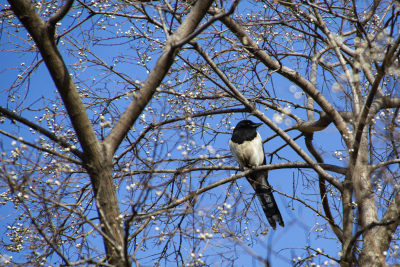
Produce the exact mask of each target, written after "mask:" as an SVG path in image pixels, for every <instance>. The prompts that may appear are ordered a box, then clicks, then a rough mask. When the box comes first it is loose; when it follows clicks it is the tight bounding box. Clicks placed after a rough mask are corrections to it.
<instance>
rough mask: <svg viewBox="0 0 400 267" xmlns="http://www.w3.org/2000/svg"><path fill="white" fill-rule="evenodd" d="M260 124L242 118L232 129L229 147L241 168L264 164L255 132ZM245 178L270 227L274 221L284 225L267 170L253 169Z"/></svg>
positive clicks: (261, 150) (261, 145) (274, 224)
mask: <svg viewBox="0 0 400 267" xmlns="http://www.w3.org/2000/svg"><path fill="white" fill-rule="evenodd" d="M261 125H262V123H254V122H252V121H250V120H242V121H240V122H239V123H238V124H237V125H236V127H235V129H234V130H233V133H232V138H231V139H230V140H229V147H230V149H231V152H232V154H233V156H234V157H235V159H236V161H237V162H238V163H239V167H240V168H241V169H242V170H246V169H251V168H254V167H258V166H261V165H265V163H266V160H265V154H264V148H263V144H262V141H261V136H260V134H259V133H258V132H257V128H258V127H260V126H261ZM246 178H247V181H248V182H249V183H250V184H251V186H252V187H253V189H254V191H255V192H256V195H257V197H258V200H259V201H260V202H261V207H262V209H263V210H264V213H265V216H266V217H267V219H268V222H269V224H270V225H271V226H272V228H273V229H275V228H276V223H279V225H281V226H284V225H285V224H284V222H283V219H282V215H281V213H280V212H279V209H278V205H277V204H276V201H275V198H274V196H273V194H272V190H271V186H270V185H269V183H268V180H267V179H268V172H267V171H265V170H261V171H255V172H252V173H251V174H249V175H247V176H246Z"/></svg>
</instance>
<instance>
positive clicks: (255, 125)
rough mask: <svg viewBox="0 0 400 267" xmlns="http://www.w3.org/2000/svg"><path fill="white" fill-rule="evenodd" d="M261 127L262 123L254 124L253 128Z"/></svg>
mask: <svg viewBox="0 0 400 267" xmlns="http://www.w3.org/2000/svg"><path fill="white" fill-rule="evenodd" d="M261 125H263V124H262V123H254V127H256V128H258V127H260V126H261Z"/></svg>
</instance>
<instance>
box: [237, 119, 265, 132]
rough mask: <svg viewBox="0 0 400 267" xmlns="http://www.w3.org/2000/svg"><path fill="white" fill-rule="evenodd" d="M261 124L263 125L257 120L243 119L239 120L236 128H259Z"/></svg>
mask: <svg viewBox="0 0 400 267" xmlns="http://www.w3.org/2000/svg"><path fill="white" fill-rule="evenodd" d="M261 125H262V123H255V122H252V121H251V120H242V121H239V123H238V124H237V125H236V127H235V130H236V129H257V128H258V127H260V126H261Z"/></svg>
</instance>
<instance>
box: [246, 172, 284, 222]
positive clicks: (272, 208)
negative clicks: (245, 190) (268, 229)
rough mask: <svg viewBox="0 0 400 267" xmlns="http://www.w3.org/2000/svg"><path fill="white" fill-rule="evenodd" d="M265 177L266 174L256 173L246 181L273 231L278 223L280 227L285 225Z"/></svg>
mask: <svg viewBox="0 0 400 267" xmlns="http://www.w3.org/2000/svg"><path fill="white" fill-rule="evenodd" d="M266 176H267V174H266V173H265V172H263V173H256V174H255V176H253V177H252V179H248V180H249V182H250V183H251V184H252V186H253V188H254V190H255V191H256V195H257V197H258V199H259V201H260V203H261V207H262V209H263V211H264V213H265V216H266V217H267V219H268V222H269V224H270V225H271V226H272V228H273V229H275V228H276V223H278V224H279V225H280V226H285V224H284V222H283V219H282V215H281V213H280V211H279V208H278V205H277V204H276V201H275V198H274V195H273V194H272V189H271V186H270V185H269V183H268V180H267V177H266ZM254 178H255V179H254Z"/></svg>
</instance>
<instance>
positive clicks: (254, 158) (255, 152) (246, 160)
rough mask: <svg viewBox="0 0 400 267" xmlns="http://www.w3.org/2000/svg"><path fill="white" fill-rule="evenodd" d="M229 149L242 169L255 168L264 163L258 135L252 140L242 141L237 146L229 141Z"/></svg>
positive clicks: (261, 145)
mask: <svg viewBox="0 0 400 267" xmlns="http://www.w3.org/2000/svg"><path fill="white" fill-rule="evenodd" d="M229 147H230V149H231V152H232V154H233V156H234V157H235V159H236V160H237V162H238V163H239V165H240V166H241V167H242V168H245V167H257V166H260V165H262V164H263V162H264V157H265V155H264V149H263V144H262V141H261V136H260V134H259V133H257V136H256V138H254V139H253V140H251V141H244V142H243V143H242V144H237V143H235V142H232V140H229Z"/></svg>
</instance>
